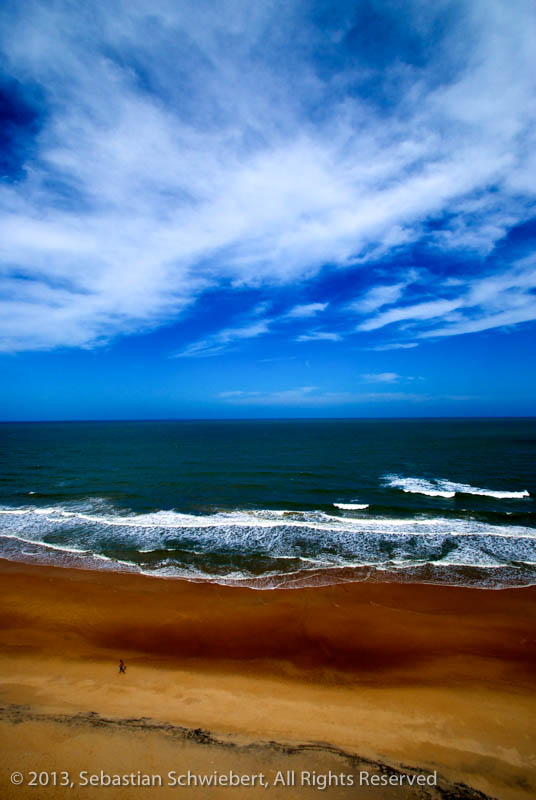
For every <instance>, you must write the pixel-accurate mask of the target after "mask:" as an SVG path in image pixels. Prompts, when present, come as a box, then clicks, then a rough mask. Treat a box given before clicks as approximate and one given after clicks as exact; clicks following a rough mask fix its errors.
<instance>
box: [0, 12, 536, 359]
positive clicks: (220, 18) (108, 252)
mask: <svg viewBox="0 0 536 800" xmlns="http://www.w3.org/2000/svg"><path fill="white" fill-rule="evenodd" d="M432 6H434V4H432ZM432 6H430V8H427V7H426V4H425V5H424V6H422V5H419V4H417V5H416V6H411V7H410V10H409V11H408V25H409V26H413V28H412V30H413V33H415V35H422V33H423V31H422V30H419V26H421V25H424V22H423V20H424V19H426V20H428V22H427V24H430V26H431V28H433V24H432V23H433V22H434V19H435V17H434V14H435V13H436V12H435V11H434V9H433V8H432ZM385 8H386V9H387V10H388V5H386V7H385ZM306 9H307V6H304V5H303V4H301V3H295V4H294V3H288V4H285V6H284V8H283V7H281V6H273V5H272V4H270V3H268V4H263V3H258V4H254V6H252V5H251V4H247V5H245V4H244V3H242V2H226V1H225V0H224V1H223V2H222V3H220V4H218V6H217V7H216V6H214V5H212V4H211V3H206V4H203V5H202V7H199V8H198V7H197V6H196V8H195V10H194V8H193V6H192V7H190V6H188V4H184V3H182V4H179V5H177V4H176V3H172V2H170V1H168V0H159V1H158V2H156V3H155V4H153V5H152V6H151V9H150V12H149V11H148V10H147V6H146V4H145V3H142V2H141V1H140V0H131V1H130V2H129V3H126V2H125V1H124V0H118V2H117V3H115V4H114V5H113V7H111V6H110V5H109V4H106V3H104V2H96V3H94V4H92V7H91V13H89V11H87V9H85V6H84V5H80V4H76V3H75V4H70V3H67V2H58V3H54V4H43V3H38V2H31V0H30V2H29V3H26V4H24V6H21V5H18V4H11V5H10V6H9V8H8V9H6V10H5V12H4V13H5V15H6V19H5V20H4V21H5V23H6V24H4V25H3V34H1V36H2V47H3V51H4V55H3V63H4V64H5V66H6V69H7V71H8V74H9V75H11V76H12V77H13V78H14V80H15V81H19V82H20V83H21V84H24V83H29V84H33V85H39V86H40V87H41V93H42V96H43V97H44V98H45V101H46V103H47V109H46V110H47V114H46V115H45V117H44V120H43V129H42V131H41V132H40V134H39V137H38V138H37V139H36V140H35V143H34V144H35V147H36V148H37V150H36V153H35V155H33V156H31V157H30V158H29V160H28V162H27V164H26V171H25V174H24V176H23V177H22V178H21V179H19V180H18V181H15V182H12V183H5V184H4V185H3V188H2V189H1V191H0V215H1V226H2V230H1V237H0V260H1V269H0V291H1V292H2V294H3V295H4V296H5V297H7V298H9V302H5V303H4V304H3V305H2V306H1V307H0V342H1V344H0V347H1V348H2V349H4V350H9V351H16V350H25V349H39V348H45V349H47V348H53V347H58V346H94V345H95V344H98V343H100V342H103V341H106V340H108V339H109V338H110V337H111V336H114V335H117V334H124V333H131V332H133V331H141V330H146V329H150V328H151V327H154V326H156V325H159V324H162V323H164V322H166V321H169V320H171V319H174V318H175V317H176V316H177V315H178V314H180V312H181V311H182V310H183V309H184V308H185V307H186V306H187V305H188V304H189V303H191V302H192V301H193V300H195V298H196V297H198V296H199V294H200V293H201V292H202V291H203V290H204V289H206V288H207V287H213V286H215V285H218V284H219V283H220V282H226V283H228V282H230V283H231V285H234V286H246V285H247V286H259V285H261V284H269V285H273V286H281V285H284V284H286V283H289V282H293V281H296V280H305V279H307V278H309V277H311V276H312V275H313V274H314V273H315V272H316V271H318V270H319V269H320V268H321V267H322V266H323V265H325V264H331V265H336V266H343V267H344V266H346V265H348V264H356V263H365V262H366V260H367V259H369V258H371V257H378V256H379V255H381V254H382V253H383V254H385V253H387V252H389V251H390V250H391V249H392V248H396V247H397V246H399V245H401V244H405V243H408V242H412V241H415V240H417V239H418V238H419V237H420V236H421V235H422V230H423V224H424V223H425V222H426V221H427V220H429V219H430V217H433V216H434V215H441V214H444V213H448V218H449V220H450V222H449V224H448V225H447V226H446V227H444V228H443V230H442V231H441V232H437V233H436V234H434V235H435V237H436V240H437V243H438V246H441V247H442V248H443V249H448V248H450V249H455V248H458V247H463V248H472V249H475V250H476V251H478V252H479V253H486V252H489V250H490V249H491V248H492V246H493V244H494V243H495V242H496V241H497V240H498V239H499V238H500V237H501V236H503V235H504V233H505V231H506V230H507V229H508V228H509V227H510V226H511V225H513V224H515V223H516V222H519V221H521V220H523V219H525V218H526V217H527V215H528V213H529V209H530V205H531V203H530V201H531V199H532V198H533V196H534V186H533V182H532V179H531V175H532V174H533V172H531V166H532V165H533V162H534V155H533V154H534V152H536V146H535V143H534V133H533V127H532V121H531V106H532V97H533V86H532V78H531V75H530V69H529V68H528V64H530V63H531V58H532V54H531V48H532V33H531V30H530V27H531V26H530V25H528V24H527V20H528V19H530V18H531V14H532V11H531V4H530V3H529V2H528V0H512V2H510V3H509V4H508V6H506V5H504V4H500V3H496V4H491V5H490V4H489V3H488V2H485V1H484V0H475V2H473V3H471V4H468V5H466V6H464V9H463V13H457V15H456V18H454V15H453V16H452V18H451V22H450V23H449V24H450V25H451V26H452V28H451V29H450V30H449V31H448V38H447V40H446V43H440V45H439V46H437V47H435V48H434V50H433V55H432V56H431V60H430V62H429V64H428V65H423V66H422V68H419V69H417V68H414V67H412V66H411V65H410V64H405V65H404V66H403V67H402V66H401V64H400V62H398V63H395V62H393V63H391V64H390V65H388V66H387V67H386V68H385V70H384V73H383V75H382V79H383V80H385V81H386V83H388V82H389V81H396V82H397V86H398V87H399V88H398V94H397V97H398V99H397V102H396V103H395V104H394V105H393V106H392V107H391V108H385V107H384V108H381V109H379V108H378V107H377V106H375V105H374V99H372V100H371V99H370V98H368V97H366V96H365V95H362V96H361V97H360V96H359V91H356V86H357V87H359V85H360V81H362V80H363V78H364V77H366V74H367V72H366V68H365V67H364V66H363V65H359V64H358V65H357V66H356V67H355V69H354V68H353V69H349V70H344V69H340V70H336V71H334V73H333V74H332V75H330V74H328V73H326V74H321V73H320V72H318V71H316V69H315V65H314V61H313V59H312V58H311V53H312V52H314V51H315V49H318V48H322V47H324V46H327V43H328V39H329V37H328V38H326V36H327V34H325V33H323V32H322V31H321V30H320V29H318V28H316V27H315V26H314V24H313V23H312V22H311V19H309V18H307V15H306ZM342 13H343V12H342V11H341V14H342ZM345 24H346V23H344V24H342V23H341V25H342V27H341V30H342V29H344V25H345ZM297 36H298V37H299V42H296V37H297ZM451 50H452V52H451ZM281 54H283V56H287V57H281ZM443 62H444V63H443ZM438 74H440V75H441V76H442V79H441V81H438V80H437V75H438ZM149 90H150V91H149ZM320 109H321V113H320ZM312 110H314V115H313V113H312ZM489 187H492V189H493V191H489ZM396 285H397V284H393V285H391V286H390V287H383V290H384V291H385V292H387V288H390V290H391V299H390V300H389V299H388V300H387V302H395V301H394V300H393V299H392V298H393V297H394V295H395V294H396V291H397V289H395V288H394V287H395V286H396ZM373 291H374V290H373ZM378 291H380V288H378ZM397 299H399V298H397ZM368 300H369V303H372V302H373V301H374V295H373V293H372V292H371V294H370V295H369V298H368ZM379 300H381V297H380V296H379V295H378V294H377V295H376V301H379ZM437 302H439V303H447V304H448V303H449V302H452V301H450V300H444V301H443V300H441V301H437ZM379 307H381V305H378V306H377V308H379ZM426 307H428V309H429V311H430V313H433V314H434V315H435V311H437V312H438V314H437V315H438V316H439V315H441V314H444V313H445V312H444V311H439V306H436V307H435V311H434V309H433V307H432V305H431V304H430V303H428V304H426V303H425V304H421V305H416V306H413V312H410V311H409V310H408V311H406V312H404V313H406V314H409V315H410V316H407V317H404V316H402V317H398V318H397V317H396V315H394V316H392V317H391V318H390V317H388V316H387V317H386V316H385V315H380V322H379V324H375V323H374V322H372V321H368V322H366V323H364V327H361V330H373V329H375V328H376V327H381V326H382V325H384V324H388V320H389V319H391V321H396V319H399V320H400V319H404V318H406V319H408V320H409V319H416V318H417V319H430V318H432V316H430V317H427V316H426V313H427V312H425V308H426ZM454 307H456V308H457V306H453V308H454ZM419 309H420V311H419ZM369 310H370V308H369ZM385 313H386V314H389V313H392V314H394V312H385ZM411 313H413V317H412V316H411ZM415 313H417V314H419V313H420V316H417V317H415ZM516 313H517V317H516ZM516 313H514V312H513V311H512V313H511V314H510V315H509V318H510V319H512V320H515V319H516V318H517V319H521V318H524V317H525V316H526V314H528V313H529V310H528V308H527V309H526V311H525V312H524V313H522V312H521V311H520V310H518V311H517V312H516ZM423 314H424V316H423ZM382 318H383V320H384V321H383V322H382V321H381V319H382ZM491 318H492V317H491V316H490V317H489V319H490V320H491ZM496 318H497V319H498V316H497V315H496ZM377 322H378V318H376V323H377ZM455 324H461V323H455ZM473 324H476V322H474V323H473ZM512 324H514V323H512ZM367 325H368V327H367ZM450 330H451V331H454V330H455V328H454V327H452V328H450ZM253 335H257V334H253ZM438 335H443V334H438ZM231 338H233V337H231ZM234 338H240V337H239V336H238V335H237V336H236V337H234ZM207 341H209V349H210V346H211V344H210V341H211V340H210V337H209V339H208V340H207ZM229 341H231V340H229ZM221 344H222V342H217V341H216V342H212V346H218V345H221ZM192 347H193V346H192ZM200 349H202V348H201V347H200Z"/></svg>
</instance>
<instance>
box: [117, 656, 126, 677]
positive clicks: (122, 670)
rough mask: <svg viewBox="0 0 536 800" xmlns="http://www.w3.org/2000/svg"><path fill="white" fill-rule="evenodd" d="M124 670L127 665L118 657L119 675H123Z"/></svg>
mask: <svg viewBox="0 0 536 800" xmlns="http://www.w3.org/2000/svg"><path fill="white" fill-rule="evenodd" d="M126 671H127V665H126V664H125V662H124V661H123V659H122V658H120V659H119V674H120V675H124V674H125V672H126Z"/></svg>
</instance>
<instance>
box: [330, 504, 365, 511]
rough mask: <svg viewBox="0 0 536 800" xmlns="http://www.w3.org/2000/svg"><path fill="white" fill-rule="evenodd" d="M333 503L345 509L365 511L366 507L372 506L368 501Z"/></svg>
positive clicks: (336, 506)
mask: <svg viewBox="0 0 536 800" xmlns="http://www.w3.org/2000/svg"><path fill="white" fill-rule="evenodd" d="M333 505H334V506H335V508H340V509H342V510H343V511H364V510H365V508H370V506H369V504H368V503H333Z"/></svg>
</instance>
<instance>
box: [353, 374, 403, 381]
mask: <svg viewBox="0 0 536 800" xmlns="http://www.w3.org/2000/svg"><path fill="white" fill-rule="evenodd" d="M361 377H362V379H363V380H364V381H367V383H396V382H397V381H399V380H400V379H401V376H400V375H398V374H397V373H396V372H369V373H366V374H365V375H361Z"/></svg>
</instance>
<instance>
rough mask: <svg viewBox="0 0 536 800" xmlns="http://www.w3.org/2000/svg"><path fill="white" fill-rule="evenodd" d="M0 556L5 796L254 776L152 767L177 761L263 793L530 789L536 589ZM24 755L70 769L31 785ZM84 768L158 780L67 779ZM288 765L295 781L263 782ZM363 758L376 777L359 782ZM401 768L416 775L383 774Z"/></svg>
mask: <svg viewBox="0 0 536 800" xmlns="http://www.w3.org/2000/svg"><path fill="white" fill-rule="evenodd" d="M0 571H1V576H2V607H1V623H2V625H1V637H0V646H1V662H2V669H1V676H2V677H1V687H0V688H1V695H0V702H1V704H2V710H3V713H2V722H1V725H2V753H3V754H2V770H1V776H0V791H1V796H2V797H3V798H4V797H5V798H20V799H21V800H22V799H23V798H26V797H30V796H32V797H36V796H37V794H36V792H40V794H39V796H40V797H66V796H68V797H81V798H82V797H88V798H89V797H98V796H101V795H102V792H103V791H106V796H109V797H117V798H127V797H128V798H130V797H139V796H141V793H144V796H145V794H148V795H149V796H154V797H168V796H169V797H172V796H176V794H177V792H180V793H182V796H188V797H215V798H216V797H220V796H221V797H230V796H233V795H234V794H235V793H240V794H241V796H248V797H249V796H261V795H262V794H263V793H264V792H265V791H266V789H265V788H264V787H263V786H262V785H257V786H254V785H249V786H247V787H246V786H245V785H241V786H239V787H236V788H234V787H232V786H229V785H218V786H211V787H209V788H207V787H206V786H197V787H196V786H190V787H182V786H178V785H169V778H168V776H169V774H170V772H171V773H173V774H177V775H182V774H183V773H187V771H188V770H190V771H191V773H192V774H196V775H200V774H204V775H208V774H217V775H219V776H221V775H224V774H225V775H229V771H231V772H232V771H234V773H236V774H239V775H242V776H252V775H254V774H259V773H261V772H262V773H264V775H265V780H266V781H268V782H270V783H271V785H270V787H269V789H270V795H269V796H271V797H282V798H283V797H284V798H289V800H290V798H293V797H309V796H310V797H313V796H317V794H318V792H319V791H321V792H322V791H324V792H325V793H328V794H329V795H330V796H333V797H347V796H348V797H350V796H351V797H355V796H359V797H376V798H383V797H393V798H395V797H397V798H405V797H481V796H482V795H485V796H488V797H496V798H505V799H506V800H508V799H509V798H512V800H513V799H514V798H530V797H533V796H534V794H535V793H536V761H535V758H534V743H535V741H536V731H535V720H536V713H535V710H536V709H535V706H536V703H535V696H536V695H535V684H536V677H535V675H534V663H535V661H536V635H535V628H534V620H535V614H536V588H524V589H506V590H500V591H490V590H487V591H485V590H478V589H463V588H459V587H452V588H451V587H441V586H432V585H413V584H395V583H386V584H381V583H375V584H372V583H346V584H340V585H333V586H323V587H317V588H309V589H305V588H302V589H295V590H271V591H255V590H252V589H246V588H236V587H224V586H218V585H215V584H209V583H192V582H187V581H182V580H172V579H159V578H151V577H145V576H141V575H133V574H120V573H112V572H107V573H105V572H97V571H84V570H76V569H62V568H58V567H44V566H36V565H23V564H17V563H14V562H9V561H2V562H0ZM120 658H123V659H124V660H125V662H126V664H127V672H126V674H125V675H119V673H118V666H117V665H118V662H119V659H120ZM32 770H35V771H37V772H38V773H39V772H43V771H44V772H46V773H48V774H51V773H53V772H57V773H58V775H59V774H60V773H61V772H62V771H67V772H68V773H69V776H70V777H69V780H71V779H72V782H73V786H72V787H69V788H64V787H62V786H56V787H54V786H53V785H49V786H48V787H46V788H41V789H39V788H37V789H36V788H35V787H33V786H29V785H28V780H31V778H29V776H30V773H31V771H32ZM101 770H102V771H104V773H105V774H106V775H114V774H121V775H122V774H126V773H131V772H132V771H133V772H134V773H135V775H134V778H136V776H137V779H138V780H142V777H141V776H142V775H143V774H156V775H160V776H162V780H163V785H161V786H152V787H148V786H146V787H144V788H141V787H140V786H118V787H114V786H109V787H107V788H106V790H104V789H103V788H102V785H87V786H84V785H80V780H81V779H80V774H84V775H86V773H87V774H88V775H91V774H97V775H100V774H101ZM13 771H20V772H22V773H23V774H24V784H23V785H21V786H18V785H13V784H12V783H11V782H10V775H11V773H13ZM287 771H288V772H289V773H294V776H295V777H294V780H295V781H296V785H294V786H293V785H288V784H287V785H282V784H281V782H276V783H275V784H274V781H275V779H276V776H277V775H278V774H280V773H282V772H283V773H285V774H286V772H287ZM313 773H315V774H316V778H315V777H314V775H313ZM365 773H366V774H367V775H369V778H370V776H371V775H373V774H374V775H376V776H378V781H380V778H381V776H383V777H384V781H385V782H387V781H388V780H389V779H390V781H391V783H390V784H388V785H381V783H380V785H374V784H372V785H371V784H370V783H369V785H367V784H366V783H365V784H360V783H359V782H360V776H361V775H362V774H365ZM302 775H305V776H309V777H306V778H305V785H303V783H302ZM336 775H338V776H339V778H337V779H335V777H334V776H336ZM341 775H342V776H343V778H341V777H340V776H341ZM408 775H409V776H411V775H413V776H414V779H415V778H416V776H418V775H420V776H424V777H422V778H421V782H425V781H426V778H427V777H428V778H429V781H428V783H426V784H425V785H422V783H421V784H419V785H416V784H415V783H414V784H413V786H410V785H408V782H407V780H406V783H405V784H404V781H402V785H401V784H400V777H401V776H408ZM434 775H435V776H436V778H435V783H436V784H437V785H433V776H434ZM296 776H297V777H296ZM322 776H324V777H322ZM325 776H327V778H326V777H325ZM329 776H331V778H330V777H329ZM344 776H347V777H346V778H344ZM348 776H352V777H353V785H349V780H350V779H349V778H348ZM397 776H398V777H397ZM86 779H87V778H86ZM328 779H329V780H331V785H330V786H323V787H322V785H319V782H320V784H322V781H327V780H328ZM47 780H49V781H54V780H56V781H57V780H58V778H53V777H52V778H51V777H49V778H47ZM83 780H85V779H82V784H83ZM95 780H101V778H100V777H98V778H96V779H95ZM223 780H224V781H225V778H223ZM248 780H250V778H248ZM314 780H316V785H312V784H311V781H313V782H314ZM341 780H342V781H343V783H342V784H341ZM371 780H372V779H371ZM345 781H346V782H345ZM479 793H482V794H479Z"/></svg>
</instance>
